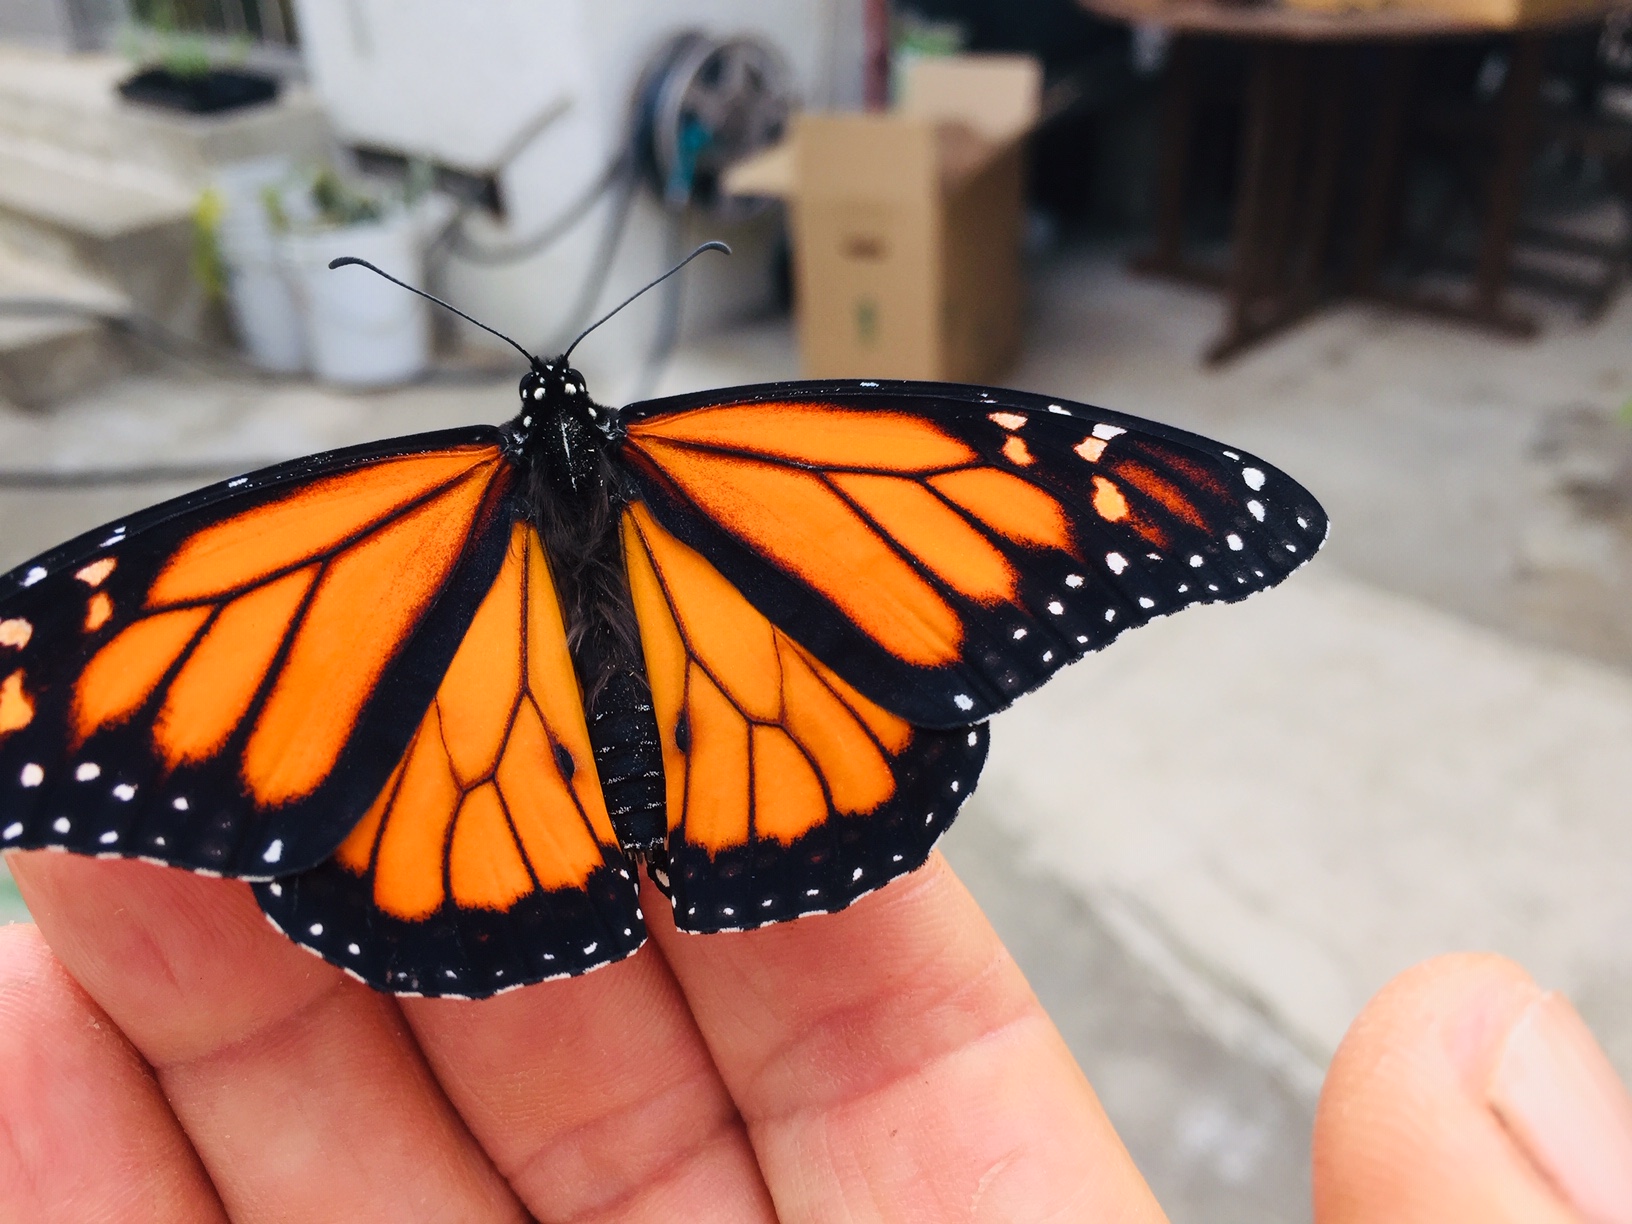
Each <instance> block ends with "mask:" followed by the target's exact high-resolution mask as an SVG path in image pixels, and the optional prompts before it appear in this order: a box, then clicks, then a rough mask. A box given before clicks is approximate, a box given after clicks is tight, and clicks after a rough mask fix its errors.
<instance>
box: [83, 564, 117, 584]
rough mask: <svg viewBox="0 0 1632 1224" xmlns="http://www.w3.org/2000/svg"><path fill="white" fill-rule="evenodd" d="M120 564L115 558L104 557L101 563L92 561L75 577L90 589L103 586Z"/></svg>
mask: <svg viewBox="0 0 1632 1224" xmlns="http://www.w3.org/2000/svg"><path fill="white" fill-rule="evenodd" d="M118 564H119V562H118V561H117V560H115V559H114V558H113V557H103V558H102V559H101V560H100V561H92V562H91V563H90V564H89V565H87V566H86V567H85V568H84V569H82V570H80V571H78V572H77V573H75V574H74V577H75V578H78V579H79V580H80V581H81V582H83V583H84V584H85V585H86V586H88V587H96V586H101V585H102V583H103V582H105V581H106V580H107V577H108V575H109V574H111V573H113V570H114V567H115V566H117V565H118Z"/></svg>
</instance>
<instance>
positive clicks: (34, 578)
mask: <svg viewBox="0 0 1632 1224" xmlns="http://www.w3.org/2000/svg"><path fill="white" fill-rule="evenodd" d="M44 577H45V567H44V566H43V565H36V566H35V567H34V568H33V569H31V570H29V571H28V573H26V574H24V575H23V585H24V586H25V587H30V586H33V585H34V584H35V583H36V582H38V581H39V580H40V579H42V578H44Z"/></svg>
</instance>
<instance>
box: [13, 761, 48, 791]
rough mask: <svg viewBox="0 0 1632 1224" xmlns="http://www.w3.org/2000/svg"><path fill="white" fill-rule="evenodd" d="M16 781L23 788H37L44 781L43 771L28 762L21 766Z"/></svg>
mask: <svg viewBox="0 0 1632 1224" xmlns="http://www.w3.org/2000/svg"><path fill="white" fill-rule="evenodd" d="M17 780H18V781H19V782H21V783H22V784H23V785H24V786H38V785H39V784H40V783H41V782H44V781H45V770H43V769H41V768H40V767H39V766H38V765H36V764H34V762H32V761H30V762H29V763H28V764H27V765H24V766H23V772H22V773H21V774H19V775H18V776H17Z"/></svg>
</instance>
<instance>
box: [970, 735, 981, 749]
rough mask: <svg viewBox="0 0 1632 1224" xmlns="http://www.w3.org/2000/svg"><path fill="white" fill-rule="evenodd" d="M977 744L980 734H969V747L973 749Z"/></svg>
mask: <svg viewBox="0 0 1632 1224" xmlns="http://www.w3.org/2000/svg"><path fill="white" fill-rule="evenodd" d="M978 743H980V732H978V731H971V732H969V747H971V748H973V747H974V746H975V745H976V744H978Z"/></svg>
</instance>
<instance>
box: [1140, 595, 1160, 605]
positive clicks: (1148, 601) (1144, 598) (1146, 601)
mask: <svg viewBox="0 0 1632 1224" xmlns="http://www.w3.org/2000/svg"><path fill="white" fill-rule="evenodd" d="M1139 606H1140V607H1141V608H1154V607H1155V606H1156V601H1155V600H1154V599H1152V598H1151V597H1150V596H1149V595H1141V596H1139Z"/></svg>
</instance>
